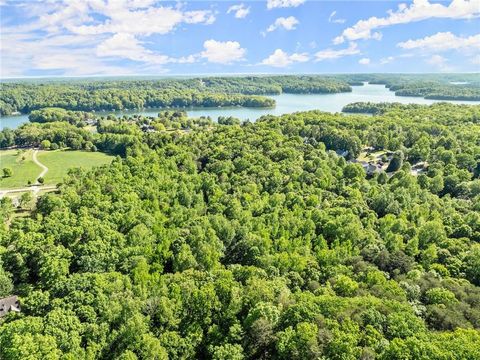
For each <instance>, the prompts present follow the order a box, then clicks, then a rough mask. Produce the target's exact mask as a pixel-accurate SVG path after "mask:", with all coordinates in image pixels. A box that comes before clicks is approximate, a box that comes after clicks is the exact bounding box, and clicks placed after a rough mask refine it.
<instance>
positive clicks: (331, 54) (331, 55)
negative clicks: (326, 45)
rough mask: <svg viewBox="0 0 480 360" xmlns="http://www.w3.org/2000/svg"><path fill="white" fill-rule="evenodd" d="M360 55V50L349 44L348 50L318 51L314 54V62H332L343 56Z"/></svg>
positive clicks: (353, 44) (355, 45)
mask: <svg viewBox="0 0 480 360" xmlns="http://www.w3.org/2000/svg"><path fill="white" fill-rule="evenodd" d="M356 54H360V49H358V46H357V44H355V43H350V44H349V45H348V48H345V49H340V50H334V49H325V50H321V51H318V52H317V53H316V54H315V58H316V61H323V60H332V59H338V58H341V57H344V56H350V55H356Z"/></svg>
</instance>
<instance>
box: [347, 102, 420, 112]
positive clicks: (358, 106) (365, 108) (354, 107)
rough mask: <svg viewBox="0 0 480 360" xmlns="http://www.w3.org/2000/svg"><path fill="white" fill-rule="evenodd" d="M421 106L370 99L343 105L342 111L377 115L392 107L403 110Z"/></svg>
mask: <svg viewBox="0 0 480 360" xmlns="http://www.w3.org/2000/svg"><path fill="white" fill-rule="evenodd" d="M422 106H423V105H417V104H401V103H387V102H380V103H374V102H370V101H367V102H362V101H359V102H354V103H350V104H347V105H345V106H344V107H343V108H342V112H344V113H356V114H372V115H378V114H383V113H385V112H386V111H389V110H392V109H393V108H395V109H400V110H402V109H403V110H405V109H412V108H421V107H422Z"/></svg>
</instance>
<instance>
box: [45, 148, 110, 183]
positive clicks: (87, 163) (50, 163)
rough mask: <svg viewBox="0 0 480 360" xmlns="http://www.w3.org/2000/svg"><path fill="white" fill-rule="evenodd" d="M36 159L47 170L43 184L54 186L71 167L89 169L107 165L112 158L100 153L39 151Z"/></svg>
mask: <svg viewBox="0 0 480 360" xmlns="http://www.w3.org/2000/svg"><path fill="white" fill-rule="evenodd" d="M37 159H38V161H40V162H41V163H42V164H43V165H45V166H46V167H47V168H48V172H47V174H46V175H45V184H56V183H59V182H60V181H62V179H63V177H64V176H65V175H67V171H68V169H70V168H72V167H81V168H84V169H89V168H91V167H93V166H99V165H103V164H108V163H110V162H111V161H112V159H113V156H110V155H106V154H104V153H100V152H86V151H69V150H63V151H62V150H58V151H40V152H39V153H38V155H37Z"/></svg>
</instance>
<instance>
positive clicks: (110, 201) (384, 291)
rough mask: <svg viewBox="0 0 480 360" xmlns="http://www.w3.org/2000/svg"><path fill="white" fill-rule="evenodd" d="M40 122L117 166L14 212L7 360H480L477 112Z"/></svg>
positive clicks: (36, 139) (407, 110) (28, 137)
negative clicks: (17, 307)
mask: <svg viewBox="0 0 480 360" xmlns="http://www.w3.org/2000/svg"><path fill="white" fill-rule="evenodd" d="M55 86H56V85H55ZM47 88H48V87H47ZM92 91H93V90H92ZM362 106H363V105H356V106H355V107H356V108H361V107H362ZM369 107H370V108H372V106H371V105H369ZM62 111H65V112H64V113H62ZM32 115H33V119H34V120H35V122H31V123H28V124H25V125H23V126H21V127H20V128H18V129H16V130H4V131H2V132H1V133H0V134H1V135H0V136H1V137H0V143H1V144H2V146H9V147H12V146H13V147H15V146H27V145H28V146H37V145H39V146H43V147H44V148H46V149H49V148H51V147H52V146H53V145H54V144H55V146H56V147H64V146H69V147H77V148H83V149H85V150H87V151H104V152H107V153H111V154H115V155H116V157H115V158H114V160H113V161H112V162H111V163H110V164H107V165H103V166H100V167H97V168H94V169H92V170H88V171H86V170H81V169H73V170H71V171H70V174H69V176H67V177H66V178H65V179H64V180H63V181H62V182H61V183H60V184H58V185H57V188H56V191H55V193H49V194H46V195H42V196H40V197H39V198H38V201H37V203H36V206H35V207H34V208H33V209H32V212H31V214H30V216H27V217H14V216H13V208H12V204H11V201H10V200H9V199H8V198H2V199H1V200H0V217H1V224H2V225H1V226H0V298H2V297H4V296H8V295H10V294H16V295H17V296H19V299H20V303H21V311H20V312H19V313H17V312H10V313H8V314H7V315H6V316H4V317H2V318H1V320H0V358H1V359H5V360H13V359H23V358H29V359H131V360H134V359H193V358H211V359H218V360H220V359H235V360H240V359H348V360H354V359H384V360H387V359H388V360H390V359H458V360H460V359H461V360H464V359H471V360H473V359H478V358H480V330H479V329H480V178H479V177H480V106H469V105H452V104H444V103H440V104H434V105H431V106H423V105H422V106H420V105H409V106H384V105H383V106H381V110H379V111H376V110H375V115H374V116H364V115H351V116H346V115H342V114H329V113H323V112H320V111H309V112H300V113H295V114H286V115H283V116H278V117H277V116H264V117H262V118H260V119H259V120H258V121H256V122H254V123H252V122H248V121H247V122H241V121H240V120H238V119H235V118H220V119H219V120H218V122H217V123H215V122H213V121H212V120H211V119H209V118H198V119H192V118H188V117H187V116H186V114H185V113H184V112H183V111H163V112H160V113H159V114H158V116H155V117H144V116H140V115H138V116H132V117H126V116H125V117H122V118H117V117H115V116H112V115H110V116H104V117H101V118H98V119H96V120H95V122H91V121H89V120H92V119H91V118H90V115H89V114H85V113H77V112H70V110H69V111H67V110H58V109H49V110H44V111H40V112H37V113H33V114H32Z"/></svg>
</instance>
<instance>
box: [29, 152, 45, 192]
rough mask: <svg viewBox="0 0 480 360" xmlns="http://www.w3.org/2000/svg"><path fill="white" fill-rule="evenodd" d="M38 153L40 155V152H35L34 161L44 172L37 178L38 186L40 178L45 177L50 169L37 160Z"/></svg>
mask: <svg viewBox="0 0 480 360" xmlns="http://www.w3.org/2000/svg"><path fill="white" fill-rule="evenodd" d="M37 153H38V150H35V151H34V152H33V155H32V160H33V162H34V163H35V164H37V165H38V166H40V167H41V168H42V172H41V173H40V175H38V176H37V178H36V179H35V183H36V184H38V183H39V182H38V178H41V177H44V176H45V174H46V173H47V172H48V168H47V167H46V166H45V165H43V164H42V163H41V162H40V161H38V159H37Z"/></svg>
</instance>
